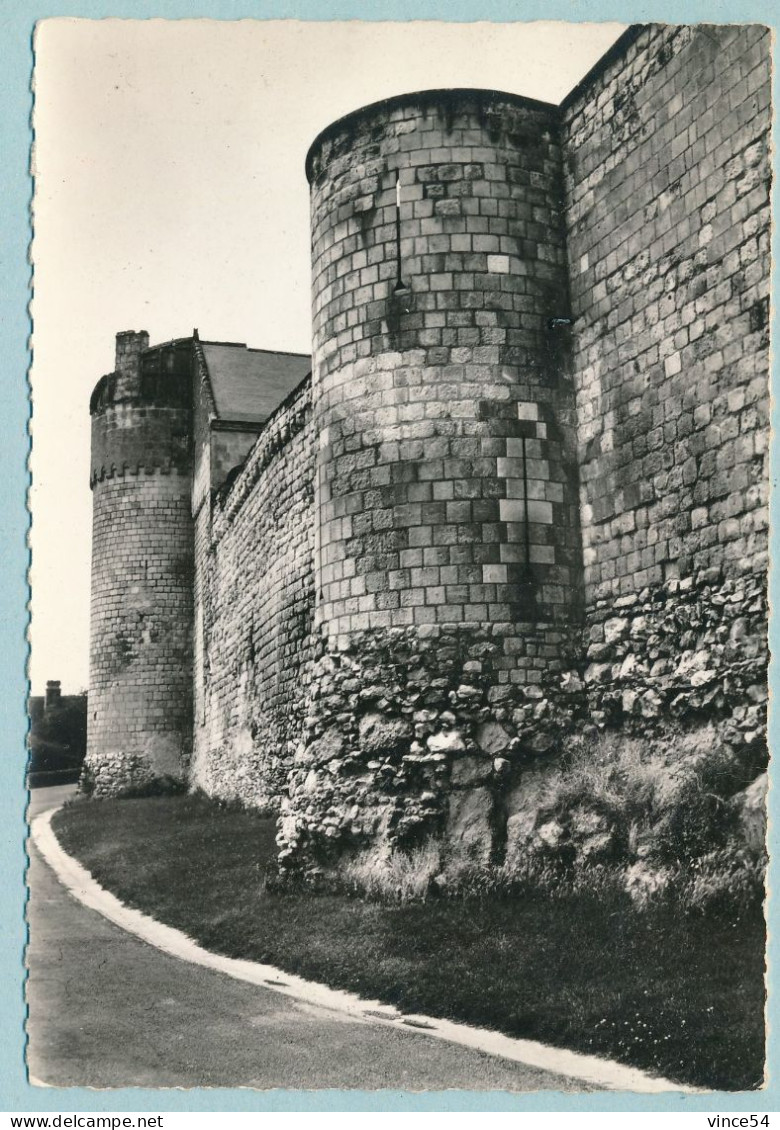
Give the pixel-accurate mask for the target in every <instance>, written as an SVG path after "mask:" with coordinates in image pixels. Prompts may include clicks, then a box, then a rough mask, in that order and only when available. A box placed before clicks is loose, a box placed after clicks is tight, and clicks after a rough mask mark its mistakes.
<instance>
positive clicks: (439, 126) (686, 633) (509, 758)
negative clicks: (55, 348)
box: [84, 25, 771, 867]
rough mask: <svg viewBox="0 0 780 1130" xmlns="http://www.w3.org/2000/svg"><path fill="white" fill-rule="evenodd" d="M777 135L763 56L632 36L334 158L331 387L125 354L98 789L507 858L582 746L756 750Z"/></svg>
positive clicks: (322, 332) (417, 118)
mask: <svg viewBox="0 0 780 1130" xmlns="http://www.w3.org/2000/svg"><path fill="white" fill-rule="evenodd" d="M770 116H771V111H770V34H769V31H768V30H767V29H766V28H763V27H759V26H755V25H744V26H733V27H716V26H706V25H697V26H695V27H693V26H661V25H647V26H640V27H633V28H631V29H630V30H629V31H628V32H626V33H625V34H624V35H623V36H622V38H621V39H620V40H619V41H618V42H617V43H616V45H615V46H614V47H613V48H612V49H611V50H610V52H609V53H608V54H607V55H606V56H605V57H604V58H603V59H602V60H601V62H600V63H599V64H598V65H597V66H596V67H595V68H594V70H593V71H592V72H591V73H590V74H589V75H588V76H586V78H585V79H584V80H583V81H582V82H581V83H580V84H579V85H578V86H577V87H576V89H574V90H573V91H572V92H571V93H570V94H569V96H568V97H567V98H566V99H565V101H564V102H563V103H562V105H560V106H553V105H548V104H545V103H541V102H537V101H533V100H531V99H528V98H523V97H518V96H515V95H510V94H502V93H498V92H495V91H485V90H471V89H466V90H434V91H426V92H422V93H417V94H404V95H401V96H399V97H396V98H392V99H389V100H386V101H384V102H381V103H378V104H376V105H371V106H368V107H366V108H363V109H360V110H357V111H356V112H355V113H352V114H349V115H348V116H347V117H345V118H343V119H341V120H339V121H337V122H335V123H334V124H333V125H331V126H330V127H328V128H327V129H325V130H324V132H323V133H321V134H320V136H319V137H318V138H317V139H316V140H315V141H314V143H313V145H312V146H311V149H310V150H309V153H308V157H307V159H306V173H307V176H308V179H309V182H310V185H311V205H312V254H313V355H312V357H311V359H310V358H308V357H304V356H299V355H292V354H282V353H270V352H264V351H262V350H254V349H247V348H246V347H245V346H244V345H238V344H234V343H214V342H208V341H205V340H201V339H200V337H199V335H198V333H197V331H196V332H194V333H193V335H192V336H191V337H188V338H183V339H179V340H176V341H171V342H167V343H165V344H162V345H157V346H150V345H149V340H148V335H147V334H145V333H135V332H126V333H121V334H119V335H118V336H117V352H116V364H115V369H114V371H113V372H112V373H110V374H109V375H108V376H105V377H103V378H102V380H101V381H100V382H99V383H98V385H97V387H96V389H95V391H94V393H93V396H92V401H91V404H90V411H91V415H92V429H93V431H92V467H91V487H92V491H93V498H94V541H93V572H92V613H91V615H92V620H91V629H92V637H91V676H90V691H89V734H88V752H87V760H86V769H85V774H84V787H85V788H87V789H88V790H89V791H91V792H93V793H94V794H95V795H97V796H106V795H115V794H118V793H122V792H127V791H133V790H138V789H142V788H145V787H147V786H148V785H149V784H150V783H152V782H154V781H159V780H174V781H176V780H178V781H184V782H186V783H187V784H188V785H189V786H191V787H196V788H200V789H202V790H204V791H205V792H206V793H207V794H209V795H211V796H213V797H217V798H221V799H225V800H239V801H241V802H243V803H245V804H248V805H252V806H255V807H257V808H260V809H265V810H267V811H269V812H276V813H278V814H279V845H280V860H281V862H282V864H283V865H286V866H289V867H294V866H299V865H302V866H308V867H313V866H318V865H319V862H321V861H322V860H325V861H327V860H329V859H330V860H334V859H335V860H337V859H338V858H339V854H340V853H343V852H350V851H354V850H358V849H362V848H364V847H366V846H368V847H371V845H375V846H377V847H378V849H382V850H383V849H384V848H386V847H387V846H388V845H394V844H400V845H404V844H410V843H415V842H420V839H421V837H422V838H424V837H425V836H427V835H429V834H435V835H437V836H440V837H443V838H444V839H445V840H446V841H447V842H450V843H453V844H457V845H459V847H461V848H462V849H463V850H466V851H468V852H470V853H471V854H472V855H474V856H475V857H479V858H489V857H490V855H491V853H495V852H496V851H497V850H498V851H503V850H505V849H506V847H507V845H508V844H511V842H512V840H513V837H514V839H515V840H517V838H518V837H520V836H522V835H523V834H525V832H524V828H525V824H524V820H525V816H524V813H523V806H522V796H523V792H524V789H525V788H526V782H527V779H528V774H529V771H530V769H534V771H536V769H538V767H539V766H540V765H543V764H544V763H545V761H546V759H550V758H554V757H555V755H556V751H557V749H558V748H559V746H560V744H561V742H562V741H564V740H565V737H566V735H567V734H569V733H571V732H572V731H573V730H576V729H577V728H583V727H585V728H589V729H591V730H593V729H604V728H610V727H613V728H623V729H624V730H628V731H629V732H631V731H632V730H633V731H641V732H643V733H647V732H651V733H652V732H659V731H662V730H663V729H664V728H674V727H685V726H694V725H697V724H699V723H700V722H701V721H702V720H712V719H715V720H716V721H717V725H718V727H719V728H720V730H721V732H722V733H723V734H724V735H725V736H726V738H727V740H728V741H730V742H732V743H733V744H734V747H735V748H755V747H756V746H760V745H761V743H762V742H763V740H764V724H765V701H766V690H765V687H766V677H765V667H766V658H767V656H766V598H765V574H766V566H767V486H768V476H767V445H768V410H769V405H768V394H769V390H768V374H769V341H768V323H769V297H768V296H769V279H770V250H769V242H770V210H769V175H770V174H769V152H768V147H769V129H770ZM529 767H530V768H529Z"/></svg>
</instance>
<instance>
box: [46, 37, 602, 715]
mask: <svg viewBox="0 0 780 1130" xmlns="http://www.w3.org/2000/svg"><path fill="white" fill-rule="evenodd" d="M623 27H624V25H622V24H614V23H611V24H608V23H604V24H568V23H552V22H551V23H528V24H523V23H514V24H489V23H474V24H463V23H453V24H446V23H433V22H415V23H369V22H366V23H360V22H344V23H336V22H334V23H323V22H298V21H253V20H242V21H237V22H234V23H229V22H221V21H208V20H188V21H164V20H94V21H93V20H60V19H58V20H45V21H43V22H42V23H41V24H39V25H38V33H37V37H36V45H35V46H36V65H35V118H34V128H35V170H36V197H35V237H34V244H33V256H34V287H35V290H34V303H33V322H34V339H33V372H32V382H33V457H32V473H33V491H32V499H31V502H32V513H33V527H32V536H31V541H32V554H33V557H32V561H33V564H32V577H31V584H32V616H33V620H32V629H31V643H32V659H31V666H30V678H31V681H32V689H33V693H41V691H42V689H43V687H44V685H45V682H46V680H47V679H61V680H62V683H63V689H64V690H65V691H76V690H79V689H81V688H85V687H86V686H87V683H88V642H89V565H90V522H91V497H90V491H89V483H88V478H89V410H88V403H89V395H90V392H91V391H92V388H93V386H94V385H95V383H96V381H97V380H98V378H99V377H100V376H102V375H103V374H104V373H107V372H110V371H111V369H112V368H113V357H114V335H115V333H116V332H117V331H118V330H125V329H134V330H141V329H145V330H148V331H149V333H150V335H151V340H152V342H153V343H154V342H158V341H166V340H168V339H170V338H173V337H185V336H188V335H189V334H190V333H191V332H192V329H193V327H195V326H197V327H198V329H199V331H200V335H201V337H203V338H204V339H210V340H212V341H213V340H224V341H244V342H247V343H248V344H249V345H252V346H256V347H259V348H263V349H282V350H292V351H298V352H308V351H309V350H310V300H309V278H310V264H309V208H308V186H307V184H306V178H305V174H304V167H303V165H304V157H305V155H306V151H307V149H308V147H309V145H310V143H311V142H312V140H313V139H314V137H315V136H316V134H317V133H318V132H319V131H320V130H321V129H322V128H323V127H324V126H326V125H327V124H328V123H329V122H331V121H333V120H334V119H335V118H338V117H340V116H341V115H343V114H346V113H348V112H349V111H351V110H354V109H357V108H358V107H359V106H362V105H366V104H367V103H369V102H375V101H377V100H378V99H380V98H384V97H387V96H388V95H393V94H400V93H403V92H405V91H412V90H422V89H426V88H431V87H447V86H481V87H490V88H495V89H498V90H507V91H512V92H515V93H517V94H525V95H528V96H531V97H533V98H539V99H541V100H543V101H547V102H556V103H557V102H559V101H560V100H561V99H562V98H563V96H564V95H565V94H566V93H567V92H568V91H569V90H570V89H571V88H572V86H574V85H575V83H576V82H577V81H578V80H579V79H580V78H581V77H582V76H583V75H584V74H585V73H586V72H587V71H588V70H589V69H590V67H591V66H592V65H593V64H594V63H595V62H596V61H597V60H598V59H599V58H600V56H601V55H602V54H603V53H604V52H605V51H606V50H607V48H608V47H609V46H610V44H611V43H612V42H614V40H615V39H616V38H617V36H618V35H619V34H620V33H621V31H622V30H623Z"/></svg>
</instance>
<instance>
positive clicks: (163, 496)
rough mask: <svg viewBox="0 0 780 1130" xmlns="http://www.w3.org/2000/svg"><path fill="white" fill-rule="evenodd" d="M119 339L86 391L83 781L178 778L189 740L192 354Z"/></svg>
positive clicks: (128, 335) (106, 790)
mask: <svg viewBox="0 0 780 1130" xmlns="http://www.w3.org/2000/svg"><path fill="white" fill-rule="evenodd" d="M148 347H149V335H148V334H147V333H146V332H144V331H142V332H139V333H136V332H134V331H127V332H124V333H119V334H117V337H116V365H115V370H114V372H112V373H110V374H108V375H107V376H105V377H103V378H101V380H100V381H99V382H98V384H97V386H96V388H95V390H94V392H93V394H92V399H91V401H90V414H91V417H92V462H91V472H90V485H91V487H92V498H93V523H92V531H93V533H92V590H91V591H92V604H91V621H90V628H91V640H90V692H89V722H88V734H87V756H86V761H85V770H84V776H83V778H82V787H83V788H84V789H85V791H90V792H93V793H95V794H96V795H112V794H118V793H122V792H127V791H128V790H134V789H139V788H144V787H145V786H148V784H149V783H150V782H151V781H154V780H157V781H159V780H161V779H163V780H164V779H171V780H174V781H175V780H180V779H182V778H183V776H184V775H185V772H186V767H187V763H188V759H189V755H190V751H191V748H192V574H193V529H192V517H191V502H190V500H191V487H192V476H191V461H192V455H191V448H192V442H191V413H192V407H191V387H192V386H191V357H192V349H191V343H190V341H189V340H187V341H183V342H172V343H169V344H167V345H165V346H159V347H156V348H154V349H151V350H150V349H149V348H148Z"/></svg>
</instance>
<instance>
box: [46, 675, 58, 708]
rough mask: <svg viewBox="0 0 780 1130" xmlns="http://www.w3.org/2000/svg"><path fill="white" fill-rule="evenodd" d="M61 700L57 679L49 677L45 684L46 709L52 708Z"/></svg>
mask: <svg viewBox="0 0 780 1130" xmlns="http://www.w3.org/2000/svg"><path fill="white" fill-rule="evenodd" d="M61 700H62V690H61V687H60V680H59V679H49V681H48V682H47V684H46V703H45V709H46V710H53V709H54V708H55V707H57V706H59V705H60V702H61Z"/></svg>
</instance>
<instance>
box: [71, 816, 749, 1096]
mask: <svg viewBox="0 0 780 1130" xmlns="http://www.w3.org/2000/svg"><path fill="white" fill-rule="evenodd" d="M54 829H55V831H56V833H57V836H58V837H59V840H60V842H61V844H62V845H63V847H64V848H65V849H66V850H67V851H69V852H70V853H71V854H73V855H75V856H76V857H77V858H78V859H79V860H80V861H81V862H82V863H83V864H84V865H85V866H86V867H88V868H89V870H90V871H91V872H92V874H93V875H94V877H95V878H96V879H97V880H98V881H99V882H100V883H102V884H103V885H104V886H105V887H107V888H108V889H109V890H111V891H113V892H114V893H115V894H117V895H118V896H119V897H120V898H121V899H123V900H124V901H125V902H127V903H129V904H130V905H131V906H134V907H138V908H140V909H142V910H144V911H146V912H147V913H149V914H151V915H153V916H154V917H155V918H157V919H158V920H160V921H162V922H165V923H166V924H168V925H170V926H175V927H177V928H178V929H180V930H183V931H185V932H186V933H187V934H189V935H190V936H191V937H193V938H195V939H196V940H197V941H198V942H199V943H201V944H202V945H204V946H206V947H208V948H209V949H212V950H215V951H218V952H220V953H223V954H227V955H229V956H231V957H241V958H249V959H254V960H257V961H264V962H268V963H270V964H273V965H277V966H280V967H281V968H283V969H286V970H288V971H289V972H292V973H299V974H301V975H302V976H304V977H308V978H311V979H313V980H317V981H323V982H326V983H327V984H329V985H332V986H334V987H337V988H342V989H351V990H353V991H355V992H358V993H360V994H362V995H363V996H367V997H378V998H381V999H383V1000H385V1001H388V1002H390V1003H393V1004H396V1005H398V1006H399V1007H400V1008H402V1009H405V1010H407V1011H413V1012H426V1013H428V1014H430V1015H434V1016H441V1017H448V1018H450V1019H456V1020H466V1021H470V1022H472V1023H474V1024H477V1025H480V1026H483V1027H489V1028H494V1029H499V1030H500V1031H503V1032H506V1033H508V1034H509V1035H512V1036H521V1037H526V1038H530V1039H538V1040H542V1041H545V1042H547V1043H551V1044H557V1045H559V1046H565V1047H569V1048H573V1049H577V1050H579V1051H584V1052H593V1053H596V1054H601V1055H604V1056H608V1057H610V1058H613V1059H617V1060H621V1061H622V1062H624V1063H628V1064H632V1065H634V1066H637V1067H642V1068H645V1069H648V1070H650V1071H655V1072H658V1073H660V1074H663V1075H665V1076H667V1077H668V1078H671V1079H675V1080H678V1081H681V1082H687V1083H694V1084H697V1085H700V1086H706V1087H712V1088H716V1089H724V1090H742V1089H750V1088H754V1087H757V1086H759V1085H760V1084H761V1081H762V1079H763V1063H764V982H763V976H764V939H765V928H764V920H763V917H762V916H761V914H760V913H759V912H758V911H756V912H754V913H752V914H747V915H746V914H742V915H741V916H738V915H737V914H736V913H735V914H734V916H732V917H731V918H728V917H725V916H723V915H720V916H718V917H712V916H710V917H707V916H703V915H693V914H691V915H685V914H682V913H680V912H679V911H674V910H672V909H669V908H664V909H658V910H654V911H648V912H646V913H644V914H638V913H636V912H635V911H634V910H633V909H632V907H631V904H630V902H629V901H628V899H627V898H625V899H624V898H622V897H620V898H618V897H615V898H613V899H612V900H604V899H600V900H596V899H586V898H583V897H577V898H574V897H572V898H570V899H563V898H561V899H555V900H549V899H543V898H541V897H533V898H528V897H526V898H522V899H521V898H508V897H504V898H495V897H491V898H490V899H488V898H484V899H480V898H469V899H462V900H445V899H439V900H431V901H428V902H425V903H419V904H407V905H403V906H387V905H382V904H379V903H376V902H363V901H361V900H359V899H356V898H350V897H349V896H347V895H342V894H316V895H314V894H309V893H303V892H292V893H270V892H268V891H266V890H265V889H264V884H263V877H264V873H265V871H266V869H268V868H269V867H271V866H272V862H273V857H274V851H275V844H274V833H275V828H274V823H273V821H272V820H269V819H267V818H261V817H258V816H256V815H254V814H252V813H248V812H241V811H235V810H225V809H222V808H220V807H218V806H217V805H215V804H213V803H210V802H208V801H206V800H203V799H201V798H198V797H183V796H178V797H159V798H157V797H155V798H146V799H138V800H122V801H99V802H79V803H75V804H72V805H70V806H68V807H66V808H65V809H63V810H62V811H61V812H60V813H58V814H57V816H56V817H55V819H54Z"/></svg>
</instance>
